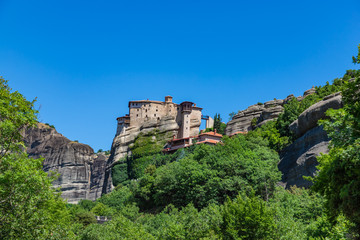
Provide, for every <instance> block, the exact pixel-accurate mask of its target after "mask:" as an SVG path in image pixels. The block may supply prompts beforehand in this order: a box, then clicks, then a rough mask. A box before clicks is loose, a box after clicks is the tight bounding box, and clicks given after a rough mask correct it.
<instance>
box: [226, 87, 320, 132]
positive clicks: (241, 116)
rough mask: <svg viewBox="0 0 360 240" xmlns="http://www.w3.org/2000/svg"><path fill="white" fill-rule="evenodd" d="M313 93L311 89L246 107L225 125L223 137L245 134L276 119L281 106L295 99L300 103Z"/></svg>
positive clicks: (313, 90) (281, 108) (281, 109)
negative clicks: (301, 93)
mask: <svg viewBox="0 0 360 240" xmlns="http://www.w3.org/2000/svg"><path fill="white" fill-rule="evenodd" d="M315 92H316V89H315V88H314V87H312V88H311V89H309V90H306V91H305V92H304V94H303V96H299V97H295V96H294V95H293V94H291V95H289V96H287V97H286V98H285V99H283V100H281V99H280V100H277V99H274V100H272V101H268V102H266V103H264V104H261V103H258V104H256V105H252V106H250V107H248V108H247V109H245V110H243V111H239V112H238V113H237V114H236V115H235V116H234V117H233V118H232V119H231V121H229V122H228V123H227V125H226V129H225V135H232V134H234V133H237V132H247V131H250V130H254V129H255V128H257V127H260V126H261V125H263V124H265V123H266V122H268V121H271V120H274V119H277V118H278V116H279V115H280V114H281V113H282V112H283V110H284V108H283V105H284V104H286V103H288V102H289V101H290V100H291V99H293V98H296V99H297V100H298V101H301V100H302V99H304V98H305V97H306V96H308V95H310V94H313V93H315ZM254 118H255V120H254Z"/></svg>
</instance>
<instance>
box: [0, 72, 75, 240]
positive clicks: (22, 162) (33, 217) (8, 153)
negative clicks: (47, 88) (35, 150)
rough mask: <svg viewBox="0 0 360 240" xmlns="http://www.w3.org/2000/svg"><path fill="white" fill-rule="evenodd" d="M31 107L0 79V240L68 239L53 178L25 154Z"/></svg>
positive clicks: (66, 214)
mask: <svg viewBox="0 0 360 240" xmlns="http://www.w3.org/2000/svg"><path fill="white" fill-rule="evenodd" d="M33 103H34V101H33V102H29V101H27V100H26V99H25V98H24V97H23V96H22V95H21V94H20V93H18V92H11V90H10V88H9V87H8V86H7V81H5V80H4V79H3V78H0V135H1V138H0V238H1V239H64V238H66V239H71V238H72V237H73V234H72V232H71V231H70V226H69V224H68V222H69V220H70V215H69V212H68V211H67V209H66V205H65V202H64V201H63V200H62V199H61V197H60V193H58V192H56V189H54V188H53V187H52V184H51V182H52V181H53V180H54V179H55V178H56V176H52V177H48V174H47V173H45V172H44V171H43V170H42V161H43V159H31V158H29V157H28V155H27V154H26V153H25V152H24V149H25V148H24V144H23V142H22V135H21V131H23V130H24V129H25V127H31V126H33V125H34V124H35V123H36V122H37V121H36V115H35V114H36V111H35V110H34V109H33Z"/></svg>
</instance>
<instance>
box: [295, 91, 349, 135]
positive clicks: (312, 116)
mask: <svg viewBox="0 0 360 240" xmlns="http://www.w3.org/2000/svg"><path fill="white" fill-rule="evenodd" d="M342 106H343V104H342V101H341V95H340V93H334V94H332V95H329V96H327V97H325V98H324V99H323V100H322V101H320V102H318V103H315V104H314V105H312V106H310V107H309V108H308V109H306V110H305V111H304V112H303V113H301V114H300V116H299V118H298V119H297V120H295V121H294V122H293V123H291V124H290V126H289V127H290V130H291V131H292V132H293V133H294V134H295V136H296V137H300V136H302V135H303V134H305V133H306V132H307V131H308V130H310V129H312V128H314V127H316V126H317V122H318V120H319V119H322V118H325V113H326V111H327V110H328V109H329V108H332V109H339V108H341V107H342Z"/></svg>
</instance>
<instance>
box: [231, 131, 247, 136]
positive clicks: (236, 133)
mask: <svg viewBox="0 0 360 240" xmlns="http://www.w3.org/2000/svg"><path fill="white" fill-rule="evenodd" d="M238 134H247V132H245V131H244V132H242V131H239V132H235V133H233V134H231V135H230V137H232V136H235V135H238Z"/></svg>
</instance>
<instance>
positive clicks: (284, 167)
mask: <svg viewBox="0 0 360 240" xmlns="http://www.w3.org/2000/svg"><path fill="white" fill-rule="evenodd" d="M313 93H315V88H311V89H309V90H307V91H305V92H304V94H303V96H302V97H297V99H298V100H299V101H301V100H302V99H303V98H305V97H306V96H308V95H310V94H313ZM293 97H294V96H293V95H290V96H288V97H286V98H285V99H283V100H273V101H269V102H266V103H264V104H256V105H252V106H250V107H248V108H247V109H246V110H243V111H240V112H239V113H238V114H236V115H235V116H234V117H233V118H232V120H231V121H230V122H229V123H228V124H227V126H226V129H225V132H226V135H231V134H234V133H236V132H239V131H250V130H253V129H254V128H256V127H259V126H261V125H263V124H264V123H266V122H268V121H271V120H275V119H276V118H277V117H278V116H279V115H280V114H281V113H282V111H283V105H284V104H286V103H287V102H288V101H289V100H291V99H292V98H293ZM342 106H343V105H342V101H341V95H340V93H334V94H331V95H329V96H327V97H325V98H324V99H323V100H322V101H320V102H318V103H315V104H313V105H312V106H310V107H309V108H308V109H306V110H305V111H304V112H303V113H301V114H300V116H299V118H298V119H297V120H295V121H294V122H293V123H291V124H290V126H289V128H290V130H291V131H292V132H293V134H294V135H295V137H296V138H297V139H296V140H295V141H294V142H293V143H292V144H291V145H290V146H288V147H287V148H285V149H283V150H282V152H281V153H280V162H279V164H278V167H279V170H280V171H281V172H282V173H283V176H282V184H283V185H284V186H285V187H287V188H289V187H290V186H293V185H296V186H298V187H309V186H310V185H311V182H309V181H307V180H304V179H303V176H314V175H315V174H316V165H318V162H317V160H316V157H317V156H319V155H320V153H328V151H329V150H328V145H329V141H330V139H329V137H328V136H327V134H326V132H325V131H324V130H323V129H322V127H320V126H318V120H319V119H323V118H325V117H326V115H325V112H326V111H327V110H328V109H329V108H332V109H338V108H341V107H342ZM254 119H255V120H256V121H255V120H254Z"/></svg>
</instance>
